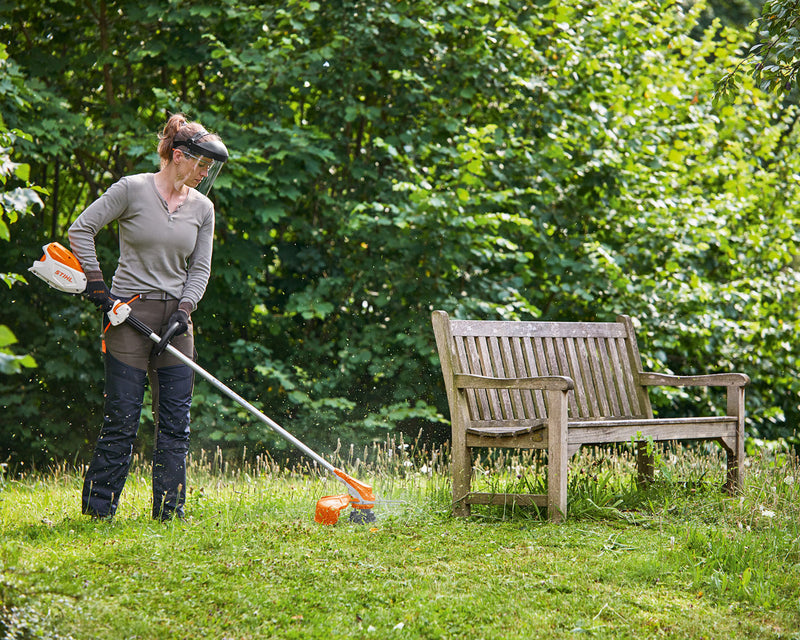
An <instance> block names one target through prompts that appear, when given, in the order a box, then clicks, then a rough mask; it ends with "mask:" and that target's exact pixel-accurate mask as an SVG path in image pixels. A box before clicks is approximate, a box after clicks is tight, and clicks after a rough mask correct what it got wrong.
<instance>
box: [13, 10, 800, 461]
mask: <svg viewBox="0 0 800 640" xmlns="http://www.w3.org/2000/svg"><path fill="white" fill-rule="evenodd" d="M25 4H29V3H23V6H15V7H13V8H12V7H11V5H7V6H6V7H5V8H3V9H2V10H1V11H2V17H3V20H2V21H0V41H4V42H5V43H6V46H7V47H8V52H9V54H10V58H9V60H8V61H7V62H8V65H11V64H12V62H11V61H12V60H13V68H14V69H15V70H16V71H15V73H14V74H12V75H11V78H17V79H18V80H14V81H13V82H12V85H11V86H13V87H14V90H13V91H11V92H10V93H9V89H8V87H9V85H8V84H7V83H0V92H5V93H2V94H0V95H1V96H2V100H3V102H2V113H3V117H4V118H5V119H6V121H7V122H8V125H9V127H10V128H23V129H25V130H26V131H28V132H29V133H30V134H31V139H30V140H29V141H24V144H23V143H22V142H20V143H19V144H18V145H17V148H18V151H19V152H20V153H22V154H23V157H24V159H25V161H26V163H28V164H29V165H30V181H31V182H33V183H36V184H39V185H41V186H42V187H45V188H46V189H47V192H48V194H49V195H48V197H47V198H46V199H45V205H44V209H43V210H42V211H39V212H37V214H36V215H35V216H29V217H27V218H24V219H20V220H19V221H18V222H17V223H16V231H15V234H14V238H13V239H12V240H11V242H10V243H9V249H8V251H7V254H8V255H7V258H8V259H7V261H6V262H7V264H8V266H7V267H5V268H8V269H9V270H13V271H15V272H23V271H24V269H25V268H26V267H27V266H28V265H29V264H30V262H31V260H32V259H34V258H35V257H38V256H37V254H38V251H39V247H40V246H41V244H43V241H44V240H46V239H60V240H63V239H64V236H65V230H66V228H67V227H68V225H69V224H70V223H71V221H72V220H74V218H75V216H76V215H78V214H79V213H80V211H81V210H82V208H83V207H84V206H85V205H86V204H87V203H88V202H90V201H91V200H92V199H93V198H95V197H96V196H97V195H98V194H99V193H101V192H102V191H103V190H104V189H105V188H106V187H107V186H108V185H109V184H110V183H111V182H112V181H113V180H114V179H116V178H118V177H120V176H121V175H123V174H125V173H128V172H131V171H151V170H154V169H155V168H156V166H157V159H156V157H155V142H156V141H155V135H154V133H155V132H156V131H157V130H158V128H159V127H160V126H161V124H162V123H163V121H164V120H165V119H166V116H167V113H168V112H170V111H177V110H186V111H187V112H188V113H189V115H190V117H192V118H195V119H198V120H199V121H201V122H202V123H203V124H204V125H205V126H206V127H208V128H209V129H211V130H215V131H218V132H219V133H220V134H221V135H222V137H223V139H224V140H225V141H226V144H227V145H228V147H229V148H230V149H231V151H232V158H231V162H230V163H229V164H228V166H227V167H226V168H225V170H224V171H223V173H222V174H221V175H220V177H219V179H218V181H217V183H216V185H215V188H214V192H213V193H212V196H213V198H214V200H215V202H216V206H217V237H216V244H215V255H214V264H213V272H212V279H211V282H210V283H209V288H208V291H207V293H206V296H205V298H204V300H203V301H202V303H201V306H200V308H199V309H198V311H197V312H196V314H195V323H196V326H197V327H198V335H197V345H198V350H199V354H200V355H199V362H200V363H201V365H203V366H204V367H205V368H207V369H208V370H209V371H210V372H212V373H213V374H214V375H216V376H218V377H219V378H221V379H222V380H223V381H225V382H226V383H228V384H230V385H231V386H232V387H233V388H234V389H235V390H236V391H237V392H238V393H240V394H241V395H243V396H244V397H246V398H248V399H249V400H251V401H252V402H254V403H255V404H256V405H257V406H259V408H261V409H262V410H264V411H265V412H266V413H267V414H268V415H270V416H271V417H273V418H274V419H275V420H276V421H277V422H279V423H280V424H282V425H283V426H285V427H286V428H287V429H289V430H290V431H291V432H292V433H294V434H295V435H297V436H298V437H300V438H301V439H303V440H304V441H307V442H308V443H309V444H310V445H311V446H313V447H315V448H317V447H318V448H321V449H327V450H330V449H333V448H334V447H335V446H336V445H337V442H339V441H343V442H345V443H351V442H352V443H356V444H359V445H363V444H366V443H369V442H372V441H381V440H383V439H384V438H385V437H386V436H387V434H390V433H394V432H401V433H414V434H416V433H417V432H418V431H419V430H420V429H421V428H422V429H424V437H425V438H427V439H430V440H433V441H442V440H443V439H444V438H445V437H446V436H447V427H446V423H445V422H444V418H443V417H442V416H443V415H446V403H445V400H444V394H443V390H442V389H441V376H440V374H439V371H438V363H437V361H436V358H435V355H434V348H433V337H432V335H431V330H430V323H429V314H430V312H431V310H432V309H434V308H444V309H447V310H448V311H450V312H452V313H454V314H455V315H458V316H473V317H480V318H493V317H503V318H531V317H545V318H549V319H553V320H561V319H563V320H591V319H594V318H598V319H609V318H613V316H614V315H615V314H616V313H618V312H625V313H630V314H631V315H633V316H635V317H637V318H638V319H639V320H640V322H641V325H642V327H641V331H642V339H643V342H644V344H643V348H642V350H643V352H644V353H645V354H648V358H649V359H648V361H647V362H646V363H645V365H646V368H648V369H656V370H662V371H674V372H676V373H681V374H690V373H693V372H697V371H728V370H732V369H733V370H742V371H745V372H746V373H748V374H749V375H750V376H751V377H752V378H753V380H754V384H753V386H752V387H751V389H750V390H749V391H748V394H749V395H748V404H747V406H748V414H749V417H748V425H747V428H748V432H749V433H750V434H752V435H758V436H760V437H769V438H771V437H776V436H779V435H785V436H788V435H790V434H791V432H792V428H793V425H795V424H796V423H797V420H798V418H800V415H798V413H799V410H798V403H797V402H796V398H797V395H798V394H799V393H800V383H798V379H799V378H800V376H798V366H797V361H796V358H795V356H794V355H793V352H792V349H791V348H790V345H791V344H792V340H793V333H794V327H795V326H796V323H797V313H798V312H797V309H798V308H800V305H799V304H798V300H797V295H798V294H797V291H796V287H795V285H794V282H795V278H796V260H797V258H796V249H795V246H796V245H797V242H796V240H797V232H798V220H797V215H796V214H795V212H794V208H793V207H794V202H796V201H797V200H798V197H797V196H798V194H797V190H798V187H797V186H796V180H795V179H794V176H796V175H797V174H798V172H799V170H800V167H798V166H797V165H798V162H800V161H799V160H798V159H797V158H796V157H795V156H794V154H792V150H793V148H794V146H795V145H796V142H797V133H796V131H795V123H796V121H797V119H798V111H797V110H796V108H795V107H791V106H784V107H782V106H780V105H777V104H775V103H774V102H773V101H772V100H771V99H770V98H769V97H768V96H765V95H763V94H762V93H760V91H759V90H757V89H756V88H754V87H753V86H751V85H752V83H749V81H745V82H744V87H743V88H742V90H741V91H740V93H739V94H738V97H737V98H736V100H735V101H733V102H731V103H730V104H725V105H718V106H716V107H715V106H714V105H713V104H712V103H711V100H710V98H711V96H712V94H713V92H714V79H715V78H718V77H720V75H721V74H722V73H723V70H724V69H725V68H728V67H729V66H730V65H731V64H732V62H733V61H734V60H735V59H736V55H737V54H736V51H737V46H738V42H739V41H740V40H741V38H742V33H741V32H739V31H735V30H734V29H733V28H727V27H726V28H722V27H720V26H719V23H718V22H713V23H711V25H709V26H708V27H707V28H701V27H700V26H699V25H700V24H701V23H702V22H703V21H704V20H707V19H708V13H707V12H705V10H704V8H703V6H701V5H695V6H692V7H691V8H690V9H688V10H684V9H683V8H682V6H683V5H681V4H663V6H662V4H661V3H641V2H634V1H633V0H630V1H629V0H623V1H621V2H615V3H607V2H599V1H592V0H581V1H579V2H575V3H557V2H552V3H541V4H539V5H530V4H529V3H522V2H516V1H511V2H495V1H493V0H490V1H487V2H482V3H472V2H468V1H466V0H457V1H455V2H449V3H445V4H444V5H442V4H441V3H437V2H433V1H432V0H419V1H415V2H407V1H405V0H401V1H400V2H391V3H389V2H378V3H375V2H365V1H354V2H349V1H348V2H342V1H335V2H326V3H321V2H312V1H307V0H302V1H301V0H292V1H289V2H281V3H275V2H266V3H264V2H259V3H256V2H249V3H248V2H244V3H243V2H234V1H233V0H218V1H217V2H215V3H214V4H213V5H212V4H208V3H204V2H174V3H171V4H170V8H169V10H168V11H164V8H163V6H162V5H157V4H144V5H142V4H140V5H137V6H136V7H133V6H130V3H121V2H116V1H114V0H108V1H107V2H105V3H96V4H95V3H78V2H74V1H69V0H68V1H64V0H62V1H60V2H54V1H48V2H45V3H44V5H43V6H42V7H32V6H25ZM20 33H23V34H25V37H24V38H20V37H17V34H20ZM22 80H24V82H22ZM14 82H16V84H14ZM99 250H100V255H101V261H102V263H103V264H104V265H111V264H113V262H114V256H115V252H116V237H115V232H114V230H113V229H109V230H107V231H104V232H103V233H102V234H101V235H100V237H99ZM14 291H15V293H16V295H15V297H14V298H13V301H12V303H11V304H9V305H4V307H3V308H0V322H3V323H5V324H7V325H8V326H9V327H11V329H12V330H13V331H14V332H15V333H16V334H17V335H18V336H20V335H22V336H23V338H22V340H23V347H24V349H25V350H26V351H28V352H30V353H31V354H32V355H33V357H34V358H36V361H37V362H38V363H40V367H39V369H37V371H36V373H35V375H32V376H31V375H28V378H27V380H26V381H25V382H24V383H23V384H22V388H23V389H24V391H23V392H20V391H19V390H18V389H17V387H14V388H11V387H8V388H4V389H2V393H3V399H4V403H3V404H4V406H5V409H4V411H6V413H7V415H9V416H13V418H11V419H10V420H9V421H8V422H7V423H4V425H3V427H0V429H2V430H3V431H2V433H3V434H4V436H6V437H4V438H3V441H4V442H13V443H14V445H13V446H11V447H10V448H9V449H8V450H7V451H6V455H9V454H11V453H12V452H13V453H14V455H18V456H33V457H36V458H39V459H41V457H42V456H44V457H45V459H46V458H47V456H49V455H52V456H55V457H59V456H69V457H71V456H72V455H74V454H75V451H76V448H79V447H83V446H84V445H85V444H86V443H90V442H91V441H92V440H93V438H94V434H95V432H96V429H97V426H98V413H99V406H98V405H99V402H100V393H101V391H100V387H101V383H100V378H101V375H102V372H101V370H100V357H99V354H98V352H97V338H96V334H97V331H98V330H97V324H98V321H97V319H96V318H92V317H91V316H90V314H89V311H88V309H87V308H86V307H84V306H83V305H82V304H81V303H80V302H79V301H78V300H76V299H74V298H69V297H67V296H63V295H61V294H56V293H54V292H52V291H45V290H44V289H43V287H42V286H39V285H34V286H30V287H24V288H22V287H19V286H15V287H14ZM27 328H34V329H35V330H25V331H24V334H22V332H21V330H24V329H27ZM662 393H665V392H662ZM681 393H685V392H679V393H678V392H676V393H675V394H674V395H666V394H665V395H661V396H658V397H657V398H656V405H657V407H658V410H659V412H660V413H661V414H665V415H666V414H669V413H671V412H683V411H684V406H683V403H685V402H687V401H689V400H691V401H692V404H696V401H697V399H695V398H691V399H690V398H687V397H685V396H683V395H681ZM700 400H701V401H703V402H706V403H708V404H709V405H710V404H714V403H719V402H720V400H719V399H717V398H714V397H711V396H702V397H701V398H700ZM721 402H724V400H722V401H721ZM32 422H35V425H34V426H31V423H32ZM6 424H8V425H10V426H6ZM9 430H10V432H11V433H10V435H9V433H8V431H9ZM193 432H194V435H193V438H194V443H195V446H199V447H210V446H215V445H217V444H219V445H224V446H226V447H229V448H239V449H241V447H242V446H247V447H248V449H249V450H250V451H255V452H262V451H264V450H276V449H282V448H284V447H285V446H286V445H284V443H283V442H282V441H280V440H278V439H277V438H276V436H274V435H273V434H272V433H271V432H270V431H269V429H268V428H267V427H266V426H265V425H263V424H261V423H260V422H258V421H256V420H255V419H253V418H252V417H250V416H249V415H247V414H245V413H243V412H242V411H240V410H239V409H237V408H235V407H231V406H229V405H228V404H227V403H226V401H225V400H224V399H222V398H220V397H219V395H218V394H217V393H216V392H215V391H213V390H210V389H209V388H207V387H205V386H203V385H202V384H199V385H198V389H197V395H196V399H195V405H194V410H193Z"/></svg>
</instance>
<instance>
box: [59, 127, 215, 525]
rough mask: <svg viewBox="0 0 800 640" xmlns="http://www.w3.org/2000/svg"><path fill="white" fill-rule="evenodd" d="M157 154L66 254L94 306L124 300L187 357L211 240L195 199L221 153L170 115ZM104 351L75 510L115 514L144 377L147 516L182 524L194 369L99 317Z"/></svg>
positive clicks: (209, 207)
mask: <svg viewBox="0 0 800 640" xmlns="http://www.w3.org/2000/svg"><path fill="white" fill-rule="evenodd" d="M158 154H159V156H160V158H161V169H160V170H159V171H158V172H157V173H143V174H137V175H132V176H126V177H124V178H122V179H121V180H119V181H118V182H116V183H115V184H113V185H112V186H111V187H110V188H109V189H108V191H106V192H105V193H104V194H103V195H102V196H100V198H98V199H97V200H96V201H95V202H93V203H92V204H91V205H89V207H88V208H87V209H86V210H85V211H84V212H83V213H82V214H81V215H80V216H79V217H78V218H77V220H75V222H74V224H73V225H72V226H71V227H70V229H69V241H70V247H71V249H72V251H73V252H74V253H75V255H76V257H77V258H78V261H79V262H80V263H81V266H82V267H83V270H84V272H85V273H86V277H87V280H88V284H87V287H86V295H87V296H88V297H89V298H90V299H91V300H92V302H94V303H95V305H97V306H98V307H99V308H101V309H103V310H104V311H108V310H109V309H110V304H109V300H110V299H119V300H122V301H125V302H128V304H129V305H130V307H131V310H132V314H133V315H135V316H136V317H137V318H138V319H139V320H141V321H143V322H144V323H145V324H146V325H147V326H149V327H151V328H152V329H153V330H154V331H156V332H157V333H159V335H161V336H162V344H164V345H165V344H166V342H170V343H171V344H172V346H173V347H175V348H176V349H178V350H179V351H181V353H183V354H185V355H187V356H189V357H192V358H193V357H194V339H193V327H192V320H191V314H192V312H193V311H194V310H195V309H196V308H197V304H198V303H199V302H200V299H201V298H202V297H203V293H204V292H205V289H206V285H207V284H208V278H209V275H210V272H211V252H212V246H213V239H214V206H213V204H212V203H211V201H210V200H209V199H208V197H207V196H206V195H204V193H205V194H207V193H208V190H209V189H210V188H211V184H212V183H213V180H214V179H215V178H216V175H217V173H218V172H219V169H220V168H221V166H222V164H223V163H224V162H225V161H226V160H227V158H228V152H227V149H225V145H224V144H222V142H221V141H220V139H219V137H218V136H216V135H215V134H210V133H208V132H207V131H206V130H205V129H203V127H201V126H200V125H199V124H198V123H196V122H188V121H187V120H186V118H185V117H184V116H183V115H182V114H177V115H174V116H172V117H171V118H170V119H169V121H168V122H167V124H166V125H165V126H164V129H163V130H162V131H161V133H160V134H159V144H158ZM201 191H202V192H204V193H202V192H201ZM111 222H116V223H117V224H118V227H119V261H118V263H117V267H116V271H115V272H114V276H113V278H112V281H111V289H110V290H109V288H108V286H106V283H105V278H104V275H103V271H102V269H101V267H100V263H99V262H98V259H97V252H96V249H95V236H96V235H97V234H98V232H99V231H100V230H101V229H102V228H103V227H105V226H106V225H108V224H109V223H111ZM168 329H169V330H168ZM159 346H161V345H159ZM103 351H104V353H105V412H104V418H103V426H102V429H101V431H100V435H99V437H98V439H97V444H96V446H95V450H94V455H93V457H92V461H91V463H90V465H89V468H88V470H87V472H86V476H85V478H84V485H83V513H84V514H87V515H91V516H93V517H94V518H111V517H113V515H114V513H115V512H116V510H117V505H118V504H119V496H120V494H121V493H122V488H123V486H124V485H125V480H126V478H127V475H128V469H129V467H130V462H131V456H132V452H133V443H134V440H135V439H136V433H137V431H138V428H139V418H140V415H141V410H142V403H143V400H144V390H145V382H146V379H147V377H148V373H149V377H150V387H151V393H152V396H153V414H154V419H155V424H156V429H155V433H156V436H155V443H154V451H153V517H154V518H160V519H161V520H167V519H170V518H172V517H183V515H184V502H185V496H186V456H187V452H188V449H189V409H190V406H191V400H192V387H193V383H194V377H193V372H192V370H191V368H189V367H188V366H187V365H186V364H184V363H182V362H181V361H180V360H178V359H177V358H175V357H174V356H171V355H170V354H169V353H160V351H163V349H161V350H159V349H157V348H156V349H154V346H153V343H152V342H151V341H150V340H149V339H148V338H147V337H146V336H143V335H141V334H140V333H138V332H137V331H136V330H135V329H133V328H132V327H130V326H128V325H127V324H124V323H123V324H121V325H119V326H116V327H115V326H109V325H108V323H107V322H105V318H104V335H103Z"/></svg>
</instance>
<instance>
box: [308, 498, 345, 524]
mask: <svg viewBox="0 0 800 640" xmlns="http://www.w3.org/2000/svg"><path fill="white" fill-rule="evenodd" d="M351 499H352V498H350V496H349V495H347V494H346V493H344V494H342V495H340V496H323V497H322V498H320V499H319V501H318V502H317V510H316V511H315V512H314V520H315V521H316V522H318V523H319V524H327V525H334V524H336V523H337V522H338V520H339V512H340V511H341V510H342V509H344V508H346V507H348V506H350V500H351Z"/></svg>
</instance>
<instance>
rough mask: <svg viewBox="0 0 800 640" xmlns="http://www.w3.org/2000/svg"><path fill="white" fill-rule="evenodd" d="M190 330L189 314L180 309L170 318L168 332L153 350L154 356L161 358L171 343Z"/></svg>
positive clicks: (162, 335) (163, 334)
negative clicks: (176, 337)
mask: <svg viewBox="0 0 800 640" xmlns="http://www.w3.org/2000/svg"><path fill="white" fill-rule="evenodd" d="M188 328H189V314H188V313H187V312H186V310H185V309H178V310H177V311H176V312H175V313H173V314H172V315H171V316H170V317H169V322H168V323H167V330H166V331H165V332H164V333H162V334H161V341H160V342H159V343H158V344H157V345H156V346H155V348H154V349H153V355H154V356H159V355H161V354H162V353H163V351H164V349H166V348H167V345H168V344H169V341H170V340H172V339H173V338H174V337H175V336H177V335H180V334H181V333H186V330H187V329H188Z"/></svg>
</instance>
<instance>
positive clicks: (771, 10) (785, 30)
mask: <svg viewBox="0 0 800 640" xmlns="http://www.w3.org/2000/svg"><path fill="white" fill-rule="evenodd" d="M798 9H800V3H798V2H797V0H766V2H764V5H763V7H762V9H761V16H760V18H759V19H758V20H757V21H756V22H755V23H754V29H753V33H752V34H751V35H750V37H748V38H747V41H748V42H752V40H753V39H754V40H755V42H753V43H752V44H750V46H749V47H747V48H746V50H745V51H744V52H743V55H742V56H741V57H740V58H739V59H737V60H735V61H734V62H735V64H734V65H733V66H732V68H729V69H728V71H727V72H726V73H725V74H724V75H723V76H722V78H721V80H720V82H719V86H718V87H717V97H731V96H734V95H736V93H737V92H738V91H739V88H740V86H739V82H740V80H741V78H742V74H743V72H744V71H745V70H747V71H748V72H749V75H751V76H752V77H753V78H754V79H755V82H756V84H757V85H758V86H759V87H760V88H761V89H762V90H764V91H766V92H768V93H774V94H777V95H781V96H786V97H788V98H790V99H793V98H795V97H796V92H797V88H798V87H797V75H798V72H800V60H798V59H797V55H796V52H797V48H798V46H800V33H799V32H798V29H797V24H798Z"/></svg>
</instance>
